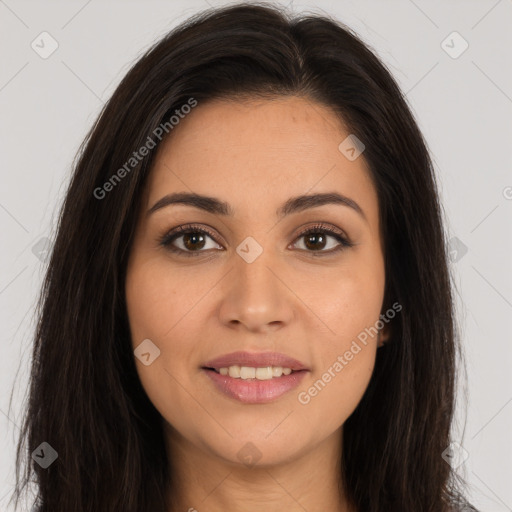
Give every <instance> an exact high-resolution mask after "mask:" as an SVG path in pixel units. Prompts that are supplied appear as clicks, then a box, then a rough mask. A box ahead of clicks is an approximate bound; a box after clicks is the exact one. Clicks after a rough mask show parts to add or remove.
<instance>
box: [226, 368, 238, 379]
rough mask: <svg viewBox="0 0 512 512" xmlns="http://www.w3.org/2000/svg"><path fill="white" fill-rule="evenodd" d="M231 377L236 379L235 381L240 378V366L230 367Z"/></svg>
mask: <svg viewBox="0 0 512 512" xmlns="http://www.w3.org/2000/svg"><path fill="white" fill-rule="evenodd" d="M229 376H230V377H234V378H235V379H237V378H239V377H240V366H238V365H235V366H230V367H229Z"/></svg>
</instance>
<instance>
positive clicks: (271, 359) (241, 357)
mask: <svg viewBox="0 0 512 512" xmlns="http://www.w3.org/2000/svg"><path fill="white" fill-rule="evenodd" d="M234 365H239V366H250V367H255V368H259V367H265V366H282V367H283V368H290V369H291V370H295V371H299V370H309V368H308V367H307V366H306V365H305V364H304V363H301V362H300V361H298V360H297V359H294V358H293V357H289V356H287V355H286V354H281V353H279V352H243V351H242V352H232V353H231V354H224V355H222V356H220V357H216V358H215V359H211V360H210V361H207V362H206V363H204V364H203V368H227V367H229V366H234Z"/></svg>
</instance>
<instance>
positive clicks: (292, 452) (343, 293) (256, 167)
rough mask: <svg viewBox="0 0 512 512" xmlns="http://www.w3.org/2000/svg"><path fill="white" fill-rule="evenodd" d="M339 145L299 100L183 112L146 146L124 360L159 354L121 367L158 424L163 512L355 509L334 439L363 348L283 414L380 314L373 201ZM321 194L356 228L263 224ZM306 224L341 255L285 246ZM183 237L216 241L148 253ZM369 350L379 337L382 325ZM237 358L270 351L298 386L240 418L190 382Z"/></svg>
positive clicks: (327, 113) (313, 214)
mask: <svg viewBox="0 0 512 512" xmlns="http://www.w3.org/2000/svg"><path fill="white" fill-rule="evenodd" d="M349 133H350V132H347V131H346V130H345V128H344V126H342V124H341V123H340V121H339V120H338V119H337V117H335V114H334V113H333V112H332V111H331V110H330V109H328V108H327V107H325V106H322V105H320V104H317V103H313V102H312V101H310V100H307V99H304V98H301V97H279V98H277V99H274V100H245V101H241V100H240V101H237V102H228V101H222V100H215V101H210V102H207V103H204V104H201V103H200V104H199V105H198V106H196V107H195V108H194V109H193V110H192V112H191V113H190V114H188V115H187V116H186V117H185V118H184V119H183V120H181V121H180V123H179V125H178V126H176V127H175V128H174V130H173V131H172V132H171V134H170V136H169V137H168V138H167V139H166V140H165V141H164V142H163V143H162V144H161V145H160V146H159V149H158V153H157V155H156V159H155V163H154V165H153V168H152V170H151V173H150V175H149V177H148V182H147V187H146V189H145V191H144V197H143V207H142V210H141V214H140V218H139V222H138V225H137V228H136V233H135V238H134V243H133V246H132V250H131V254H130V258H129V264H128V269H127V279H126V300H127V308H128V317H129V322H130V329H131V335H132V345H133V348H134V349H135V348H136V347H137V346H138V345H139V344H140V343H141V342H142V340H144V339H147V338H149V339H150V340H152V342H153V343H154V344H155V345H156V346H158V348H159V349H160V356H159V357H157V358H156V359H155V360H154V362H153V363H151V364H150V365H148V366H145V365H144V364H142V363H141V361H139V359H138V358H135V361H136V365H137V371H138V374H139V377H140V380H141V382H142V385H143V387H144V389H145V391H146V393H147V395H148V397H149V399H150V400H151V402H152V403H153V404H154V406H155V407H156V409H157V410H158V411H159V412H160V413H161V415H162V417H163V419H164V427H165V433H166V443H167V449H168V453H169V460H170V461H171V462H170V464H171V471H172V474H173V475H175V476H174V480H173V487H175V489H176V491H173V492H172V494H170V495H171V496H172V497H173V499H174V500H175V503H176V508H173V510H190V509H192V510H193V509H195V510H198V511H199V512H201V510H209V511H212V512H215V511H221V510H222V511H225V510H244V511H245V512H252V511H256V510H258V511H260V510H262V508H263V507H264V509H265V510H266V511H269V512H272V511H278V510H279V511H282V510H290V511H299V510H300V511H301V512H303V511H304V510H334V511H340V512H341V511H344V512H347V511H352V510H355V509H354V508H351V507H350V506H349V504H348V502H347V499H346V498H345V496H344V495H343V494H341V495H340V493H339V492H338V490H337V489H338V482H339V480H340V478H341V476H342V475H340V474H339V470H338V467H339V460H340V457H341V450H342V444H341V439H342V437H341V436H342V428H343V424H344V422H345V420H346V419H347V418H348V417H349V416H350V415H351V413H352V412H353V411H354V409H355V408H356V406H357V405H358V403H359V402H360V400H361V398H362V396H363V394H364V392H365V390H366V388H367V386H368V383H369V380H370V377H371V374H372V371H373V368H374V363H375V356H376V351H377V349H378V337H377V336H373V337H371V336H370V337H369V338H368V341H367V344H366V345H363V344H362V343H359V345H360V346H361V348H362V349H361V350H360V351H359V352H358V353H357V354H356V355H355V356H354V357H353V359H352V360H351V361H349V362H348V364H347V365H346V366H344V368H343V370H342V371H340V372H338V373H336V376H335V377H334V378H332V379H331V381H330V382H329V383H328V384H326V385H325V387H323V389H322V390H321V391H320V392H318V394H317V395H316V396H314V397H313V398H311V400H310V402H309V403H307V404H303V403H300V402H299V400H298V394H299V393H300V392H301V391H307V390H308V388H310V387H311V386H312V385H313V384H314V383H315V382H316V381H317V380H318V379H320V378H321V377H322V374H324V373H325V372H326V371H327V370H328V368H329V367H332V365H333V363H334V362H335V361H336V360H337V358H338V356H340V355H343V354H344V353H345V352H346V351H347V350H349V349H350V347H351V344H352V343H353V341H354V340H356V339H357V336H358V334H360V333H361V332H362V331H364V329H365V328H368V327H370V326H374V325H375V323H376V322H377V321H378V320H379V315H380V314H381V313H384V311H383V310H382V307H383V296H384V286H385V271H384V257H383V245H382V240H381V236H380V226H379V218H378V212H379V210H378V207H379V206H378V197H377V194H376V190H375V188H374V186H373V183H372V181H371V179H370V174H369V171H368V168H367V167H366V163H365V161H364V157H363V156H360V157H359V158H357V159H355V160H354V161H350V160H348V159H347V158H346V157H345V156H344V155H343V154H342V153H341V151H340V150H339V149H338V145H339V144H340V142H342V141H343V140H344V139H345V138H346V137H347V136H348V135H349ZM333 191H334V192H338V193H341V194H344V195H346V196H348V197H350V198H351V199H353V200H354V201H356V202H357V203H358V204H359V206H360V207H361V209H362V210H363V211H364V214H365V217H366V218H363V217H362V216H361V215H359V214H358V213H357V212H356V211H355V210H353V209H352V208H349V207H347V206H343V205H336V204H327V205H323V206H319V207H315V208H312V209H309V210H304V211H301V212H296V213H293V214H291V215H289V216H287V217H284V218H283V219H281V220H279V219H278V218H277V217H276V210H277V208H278V207H279V206H281V205H282V204H283V203H284V202H285V201H286V200H288V199H289V198H290V197H292V196H297V195H302V194H314V193H324V192H333ZM173 192H195V193H198V194H203V195H208V196H213V197H216V198H218V199H220V200H223V201H226V202H228V203H229V204H230V205H231V206H232V208H233V209H234V212H235V214H234V216H233V217H224V216H221V215H214V214H212V213H208V212H205V211H203V210H200V209H196V208H194V207H191V206H188V205H171V206H166V207H163V208H161V209H159V210H157V211H155V212H154V213H152V214H147V211H148V210H149V209H150V208H151V206H153V205H154V204H155V203H156V202H157V201H158V200H159V199H160V198H162V197H163V196H165V195H166V194H169V193H173ZM318 222H322V223H325V224H327V225H328V226H329V227H334V228H338V229H339V230H340V231H342V232H343V234H344V235H345V236H346V237H347V238H348V239H349V240H350V241H351V242H352V243H353V244H354V246H353V247H346V248H344V249H343V250H341V251H339V252H336V253H330V254H328V251H329V250H330V249H332V248H335V247H337V246H339V242H338V241H337V240H336V239H334V238H331V235H329V236H328V238H327V239H325V238H324V240H325V241H324V242H323V244H322V242H321V241H320V242H319V241H318V240H317V241H314V240H313V245H309V246H307V245H306V243H307V239H308V236H305V237H304V236H302V237H300V236H299V235H300V233H301V231H304V230H305V229H307V228H308V227H311V226H314V225H315V224H316V223H318ZM186 223H194V224H198V225H199V227H203V226H205V227H207V228H210V230H211V231H213V233H214V234H216V239H215V240H214V239H212V238H211V237H210V236H209V235H204V237H205V238H204V244H203V245H202V244H201V243H199V242H197V241H195V242H192V244H191V245H190V243H189V245H186V244H185V240H184V237H183V235H182V236H181V237H178V239H176V240H175V241H174V242H173V245H174V246H176V247H178V248H181V249H183V250H187V248H188V250H189V252H192V251H195V252H196V253H197V252H200V251H202V252H201V254H198V255H196V256H191V257H187V256H185V255H178V254H174V253H172V252H170V251H169V250H168V249H167V248H165V247H164V246H162V245H161V244H159V237H161V236H163V235H165V234H166V233H167V232H169V231H170V230H171V229H174V228H175V227H177V226H180V225H183V224H186ZM191 231H192V232H194V230H193V229H192V230H191ZM320 231H321V230H320ZM196 232H197V231H196ZM248 236H251V237H253V238H254V239H255V240H256V241H257V242H258V244H259V245H260V246H261V247H262V249H263V252H262V254H261V255H260V256H259V257H258V258H257V259H256V260H255V261H253V262H252V263H248V262H247V261H246V260H244V259H243V258H241V257H240V256H239V255H238V253H237V252H236V248H237V246H238V245H239V244H241V242H242V241H243V240H244V239H245V238H246V237H248ZM325 236H327V235H325V234H324V237H325ZM194 244H195V245H194ZM315 248H318V249H316V250H315ZM321 251H323V254H324V255H323V256H315V255H318V253H319V252H321ZM380 336H381V337H380V341H383V340H385V339H386V338H387V325H386V326H385V327H384V329H383V330H382V331H381V332H380ZM236 350H248V351H253V352H259V351H278V352H283V353H285V354H287V355H289V356H291V357H294V358H296V359H298V360H299V361H302V362H303V363H305V364H306V365H307V366H308V367H309V369H310V372H309V373H308V374H306V376H305V378H304V379H303V380H302V382H301V384H300V385H299V387H298V388H296V389H294V390H292V391H290V392H288V393H286V394H285V395H283V396H281V397H280V398H279V399H277V400H276V401H274V402H270V403H267V404H243V403H241V402H239V401H237V400H235V399H232V398H229V397H227V396H225V395H224V394H221V393H220V392H219V391H217V389H216V388H215V387H214V386H213V384H212V383H211V381H210V379H209V378H208V376H207V375H206V374H205V373H204V371H203V370H202V369H201V366H202V365H203V363H205V362H206V361H208V360H209V359H212V358H214V357H217V356H220V355H223V354H227V353H230V352H233V351H236ZM249 442H251V443H253V445H254V446H255V447H256V448H257V449H258V451H259V453H260V459H259V460H258V461H257V462H256V464H254V465H252V466H248V465H246V464H244V463H243V462H242V461H241V460H240V459H239V457H238V454H239V453H242V454H243V453H245V452H244V450H248V448H247V447H245V445H246V443H249ZM244 447H245V448H244Z"/></svg>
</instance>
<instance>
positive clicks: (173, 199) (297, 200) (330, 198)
mask: <svg viewBox="0 0 512 512" xmlns="http://www.w3.org/2000/svg"><path fill="white" fill-rule="evenodd" d="M173 204H184V205H187V206H192V207H194V208H198V209H200V210H204V211H206V212H208V213H212V214H214V215H222V216H233V215H234V210H233V208H232V207H231V205H229V204H228V203H226V202H224V201H221V200H220V199H217V198H215V197H209V196H203V195H200V194H195V193H188V192H176V193H174V194H168V195H166V196H164V197H162V198H161V199H159V200H158V201H157V202H156V203H155V204H154V205H153V206H152V207H151V208H150V209H149V210H148V212H147V214H148V215H151V214H152V213H154V212H156V211H157V210H160V209H161V208H164V207H166V206H171V205H173ZM327 204H336V205H342V206H347V207H349V208H352V209H353V210H354V211H355V212H357V213H358V214H359V215H360V216H361V217H362V218H363V219H364V220H365V221H367V222H368V220H367V218H366V215H365V213H364V211H363V209H362V208H361V207H360V206H359V205H358V204H357V203H356V202H355V201H354V200H353V199H350V198H349V197H347V196H344V195H342V194H338V193H337V192H327V193H323V194H312V195H301V196H296V197H291V198H290V199H288V200H287V201H286V202H285V203H284V204H283V205H282V206H281V207H279V208H278V209H277V211H276V216H277V217H278V218H283V217H285V216H287V215H291V214H292V213H297V212H301V211H304V210H307V209H310V208H316V207H318V206H324V205H327Z"/></svg>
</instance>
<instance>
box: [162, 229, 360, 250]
mask: <svg viewBox="0 0 512 512" xmlns="http://www.w3.org/2000/svg"><path fill="white" fill-rule="evenodd" d="M189 233H195V234H197V233H200V234H203V235H208V236H209V237H210V238H211V239H212V240H214V241H215V243H218V242H217V241H216V240H215V235H214V234H213V233H212V232H211V231H210V230H208V229H206V228H204V227H199V226H196V225H194V224H186V225H183V226H179V227H177V228H175V229H173V230H171V231H170V232H168V233H166V234H164V235H163V236H162V237H160V239H159V240H158V243H159V244H160V245H162V246H163V247H165V248H166V249H167V250H168V251H170V252H172V253H176V254H180V255H183V256H186V257H189V256H191V257H195V256H199V255H200V254H201V253H203V252H206V251H204V250H202V251H185V250H183V249H180V248H178V247H175V246H173V245H172V243H173V242H174V241H175V240H176V239H178V238H179V237H180V236H182V235H184V234H189ZM312 233H316V234H318V233H323V234H327V235H329V236H332V237H333V238H334V239H336V240H337V241H338V242H339V243H340V245H339V246H338V247H336V248H335V249H330V250H328V251H308V250H305V249H301V250H302V251H304V252H309V253H311V255H312V256H313V257H318V256H320V257H322V256H325V255H332V254H334V253H338V252H339V251H342V250H344V249H347V248H349V247H353V246H354V244H353V243H352V242H350V241H349V240H347V239H346V238H345V237H344V236H342V235H341V233H339V232H337V231H334V230H333V229H331V228H329V227H327V226H326V225H325V224H322V223H320V224H317V225H315V226H311V227H309V228H308V229H306V230H304V231H302V232H301V233H300V234H299V235H298V236H297V238H296V240H299V239H300V238H302V237H304V236H306V235H309V234H312ZM219 245H220V244H219Z"/></svg>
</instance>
